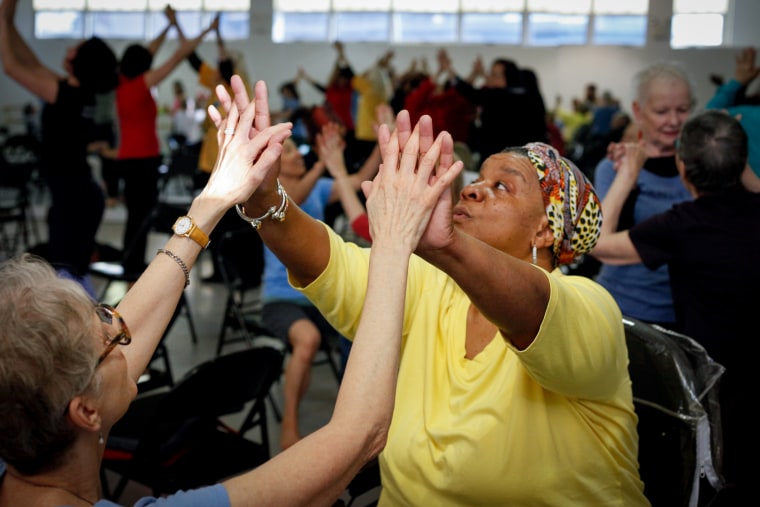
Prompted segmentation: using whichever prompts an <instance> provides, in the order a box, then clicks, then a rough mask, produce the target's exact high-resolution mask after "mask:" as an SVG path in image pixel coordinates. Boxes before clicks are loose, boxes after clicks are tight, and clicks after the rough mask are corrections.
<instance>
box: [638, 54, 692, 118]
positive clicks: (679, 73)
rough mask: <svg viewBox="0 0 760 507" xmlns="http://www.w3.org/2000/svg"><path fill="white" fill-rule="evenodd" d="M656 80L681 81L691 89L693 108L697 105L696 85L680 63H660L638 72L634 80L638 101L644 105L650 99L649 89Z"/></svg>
mask: <svg viewBox="0 0 760 507" xmlns="http://www.w3.org/2000/svg"><path fill="white" fill-rule="evenodd" d="M656 79H669V80H671V81H680V82H682V83H684V84H685V85H686V86H687V88H688V89H689V97H690V101H691V107H692V108H693V107H694V106H695V105H696V104H697V98H696V95H695V94H694V83H693V82H692V79H691V77H690V76H689V74H688V73H687V72H686V69H685V68H684V67H683V65H681V64H680V63H678V62H658V63H653V64H651V65H648V66H646V67H644V68H643V69H641V70H640V71H638V72H637V73H636V75H635V76H634V78H633V87H634V92H635V97H636V100H637V101H638V102H639V104H643V103H645V102H646V101H647V99H648V98H649V91H650V90H649V89H650V87H651V85H652V82H653V81H654V80H656Z"/></svg>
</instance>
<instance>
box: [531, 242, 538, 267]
mask: <svg viewBox="0 0 760 507" xmlns="http://www.w3.org/2000/svg"><path fill="white" fill-rule="evenodd" d="M530 256H531V258H532V259H533V264H538V251H537V250H536V244H535V243H534V244H533V245H531V250H530Z"/></svg>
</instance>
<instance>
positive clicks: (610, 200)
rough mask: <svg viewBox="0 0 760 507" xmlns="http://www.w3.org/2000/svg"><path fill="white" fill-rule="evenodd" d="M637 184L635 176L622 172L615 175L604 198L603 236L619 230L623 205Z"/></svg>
mask: <svg viewBox="0 0 760 507" xmlns="http://www.w3.org/2000/svg"><path fill="white" fill-rule="evenodd" d="M635 186H636V179H634V178H633V177H630V176H628V175H627V174H624V173H621V172H618V174H617V175H615V179H614V180H613V181H612V185H610V188H609V190H608V191H607V194H606V195H605V196H604V199H603V200H602V210H603V213H604V214H603V218H604V219H603V220H602V229H601V236H605V235H608V234H613V233H614V232H615V231H617V228H618V224H619V222H620V213H621V212H622V210H623V205H624V204H625V201H626V200H627V199H628V196H629V195H630V194H631V191H632V190H633V189H634V188H635Z"/></svg>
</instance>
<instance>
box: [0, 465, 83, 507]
mask: <svg viewBox="0 0 760 507" xmlns="http://www.w3.org/2000/svg"><path fill="white" fill-rule="evenodd" d="M5 472H6V473H7V474H8V475H10V476H12V477H14V478H16V479H17V480H19V481H21V482H25V483H27V484H29V485H30V486H36V487H38V488H49V489H57V490H59V491H63V492H65V493H68V494H69V495H71V496H73V497H75V498H78V499H80V500H81V501H83V502H84V503H86V504H87V505H95V502H93V501H91V500H88V499H86V498H85V497H83V496H82V495H79V494H77V493H74V492H73V491H71V490H70V489H66V488H64V487H61V486H53V485H52V484H40V483H39V482H32V481H30V480H27V479H24V478H23V477H20V476H18V475H16V474H14V473H12V472H10V471H9V470H7V469H6V470H5Z"/></svg>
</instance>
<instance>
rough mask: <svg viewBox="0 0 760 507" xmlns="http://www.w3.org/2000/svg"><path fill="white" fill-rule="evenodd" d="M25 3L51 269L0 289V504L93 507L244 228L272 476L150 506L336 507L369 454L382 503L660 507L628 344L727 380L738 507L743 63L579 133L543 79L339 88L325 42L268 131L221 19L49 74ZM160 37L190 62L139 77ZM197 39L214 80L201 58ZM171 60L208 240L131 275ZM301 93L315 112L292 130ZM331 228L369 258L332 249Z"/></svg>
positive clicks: (37, 264) (614, 112)
mask: <svg viewBox="0 0 760 507" xmlns="http://www.w3.org/2000/svg"><path fill="white" fill-rule="evenodd" d="M16 5H17V0H2V3H0V58H2V62H3V68H4V71H5V73H6V74H7V75H8V76H9V77H11V78H12V79H13V80H15V81H16V82H17V83H19V84H20V85H21V86H23V87H25V88H26V89H27V90H28V91H29V92H31V93H33V94H35V95H36V96H38V97H39V98H40V99H41V101H42V103H43V104H44V107H43V108H42V111H41V116H40V142H41V146H42V149H41V154H42V155H43V156H42V159H41V162H40V168H41V171H42V176H43V177H44V179H45V182H46V184H47V185H48V188H49V189H50V194H51V198H52V202H51V205H50V212H49V214H48V218H47V220H48V230H49V238H48V241H47V248H46V249H45V251H44V252H42V253H43V254H44V255H43V257H44V260H43V259H42V258H38V257H33V256H30V255H29V254H24V255H21V256H19V257H17V258H14V259H11V260H9V261H6V262H5V263H4V264H3V265H2V267H0V280H1V281H2V283H0V318H1V319H2V321H3V322H4V323H6V324H4V326H3V329H2V331H0V395H1V396H0V412H1V413H3V414H6V415H5V416H4V417H3V418H0V420H1V421H2V422H0V435H2V437H0V506H5V505H18V504H19V502H21V503H23V504H24V505H63V504H65V505H106V503H101V502H104V500H102V499H101V497H102V491H101V487H100V478H99V469H100V463H101V460H102V456H103V450H104V445H103V444H104V441H105V440H106V439H107V438H108V432H109V430H110V428H111V427H112V426H113V424H114V423H115V422H116V421H118V420H119V419H120V418H121V417H122V416H123V415H124V414H125V412H126V411H127V410H128V407H129V402H130V401H131V399H132V398H133V397H134V396H135V395H136V381H137V379H138V378H139V377H140V375H141V374H142V372H143V371H144V369H145V367H146V365H147V362H148V361H149V359H150V357H151V356H152V354H153V351H154V350H155V348H156V346H157V345H158V341H159V339H160V337H161V336H162V335H163V332H164V331H165V329H166V326H167V324H168V323H169V321H170V319H171V316H172V314H173V312H174V309H175V307H176V304H177V302H178V300H179V297H180V294H181V292H182V290H183V289H184V287H185V283H186V280H188V279H189V278H188V277H189V272H190V270H191V269H192V268H193V266H194V265H195V264H196V260H197V259H198V257H199V255H201V253H202V252H203V251H204V249H205V247H206V246H207V245H208V238H209V237H211V239H212V245H214V244H215V241H214V240H215V239H216V238H218V237H219V236H220V235H221V234H222V233H223V232H224V231H226V230H230V229H231V228H239V227H250V226H251V225H252V226H254V228H255V229H256V231H257V234H259V235H260V237H261V239H262V240H263V243H264V248H265V254H264V271H263V273H264V274H263V283H262V301H263V308H262V313H261V321H262V325H263V326H264V327H265V328H267V329H268V330H269V331H270V332H271V333H272V335H273V336H276V337H278V338H280V339H281V340H282V341H283V342H284V343H285V344H287V345H288V347H289V348H290V354H289V356H288V361H287V364H286V366H285V369H284V383H283V393H284V407H283V417H282V421H281V432H280V435H281V440H280V448H281V451H282V452H280V453H279V454H277V455H276V456H275V457H274V458H273V459H272V460H271V461H270V462H268V463H266V464H265V465H263V466H261V467H259V468H257V469H256V470H253V471H251V472H248V473H246V474H243V475H241V476H239V477H235V478H231V479H229V480H227V481H225V482H223V483H222V484H219V485H215V486H211V487H207V488H201V489H198V490H193V491H190V492H180V493H177V494H175V495H172V496H169V497H168V498H166V499H164V500H162V501H166V502H167V503H166V505H199V504H203V505H241V506H242V505H259V504H262V503H277V504H283V505H290V504H297V503H299V502H301V503H303V502H304V501H305V500H308V502H311V501H312V500H313V501H315V502H316V503H320V504H325V505H330V503H331V502H332V501H334V499H335V498H337V496H338V495H340V493H341V492H342V491H343V490H344V489H345V487H346V485H347V484H348V483H349V481H350V480H351V479H352V478H353V477H354V475H355V474H356V473H357V472H358V471H359V470H360V469H361V467H362V466H364V465H365V464H366V463H367V462H368V461H369V460H371V459H372V458H374V457H376V456H379V464H380V471H381V479H382V490H381V493H380V500H379V503H380V504H381V505H424V504H435V505H476V504H477V505H480V504H494V505H584V506H585V505H625V506H638V505H642V506H643V505H649V503H650V499H648V498H647V497H646V496H645V485H644V484H643V483H642V481H641V479H640V476H639V469H638V458H637V451H638V434H637V414H636V411H635V408H634V404H633V395H632V388H631V379H630V376H629V374H628V369H627V364H628V351H627V348H626V341H625V333H624V328H623V317H625V316H629V317H633V318H636V319H638V320H640V321H643V322H646V323H649V324H655V325H658V326H661V327H663V328H666V329H669V330H672V331H675V332H679V333H684V334H686V335H687V336H690V337H692V338H694V339H695V340H696V341H697V342H698V343H699V344H701V345H702V346H703V347H704V348H705V350H706V351H707V352H708V354H710V356H711V357H712V358H713V359H715V360H716V361H718V362H719V363H720V364H721V365H723V366H724V367H725V369H726V371H725V374H724V376H723V378H722V380H721V385H720V391H719V392H720V410H721V413H720V418H721V420H722V424H723V435H722V436H721V437H722V438H721V442H722V443H723V448H722V466H721V467H720V470H719V471H720V472H721V474H722V476H723V479H724V482H725V488H723V489H722V490H721V491H719V492H715V491H711V492H709V493H708V494H712V495H714V498H713V499H712V502H713V503H711V505H720V506H722V505H729V506H730V505H749V504H750V503H751V498H752V497H753V494H752V493H751V487H752V485H751V482H750V481H751V480H752V479H753V476H754V472H755V471H756V470H757V468H758V466H757V464H756V462H755V460H754V459H753V455H752V451H753V450H754V449H755V448H756V444H757V437H756V435H755V434H754V433H753V432H752V424H751V423H752V420H753V419H752V417H751V414H750V408H751V406H752V405H751V403H750V398H749V394H750V388H751V386H752V385H753V377H752V376H751V374H750V372H751V365H750V357H751V355H749V354H747V353H746V350H745V346H744V344H743V341H740V340H741V337H742V336H744V334H745V333H746V332H747V330H748V329H751V328H752V326H751V322H750V319H751V318H752V316H753V313H752V311H753V309H754V306H756V303H757V298H755V297H753V290H754V287H755V286H756V285H757V284H760V270H759V269H758V267H757V263H755V262H754V261H753V257H752V252H756V251H757V250H758V249H759V248H760V243H759V242H760V236H758V235H757V234H755V233H754V231H755V230H756V229H757V226H756V225H755V224H756V223H757V219H758V218H760V217H758V216H757V215H758V213H760V211H758V210H760V151H759V150H760V123H758V121H760V114H758V111H760V105H758V102H757V101H755V100H754V97H753V96H752V95H751V94H749V93H748V91H747V90H748V87H749V86H750V85H751V83H753V81H754V80H755V79H756V78H757V77H758V76H759V75H760V65H758V63H757V62H756V52H755V50H753V49H751V48H747V49H744V50H742V51H741V52H740V53H739V54H738V56H737V59H736V75H735V77H734V78H733V79H730V80H728V81H723V80H721V82H720V83H719V86H718V87H717V88H716V93H715V96H714V97H713V98H712V99H711V100H710V102H709V103H708V104H706V105H705V107H704V108H699V107H698V104H697V103H696V100H695V94H694V84H693V83H692V81H691V77H690V75H689V72H688V71H687V70H686V69H685V68H684V67H683V66H682V65H680V64H677V63H673V62H656V63H652V64H650V65H647V66H645V67H644V68H641V69H638V70H637V72H636V73H635V75H634V76H633V84H634V89H635V96H634V99H633V102H632V103H631V105H630V113H627V112H626V110H625V107H624V105H623V104H621V103H620V101H619V100H618V99H616V98H615V96H614V93H613V92H611V91H608V90H605V91H604V92H602V93H601V94H598V92H597V86H596V85H595V84H593V83H592V84H589V86H587V87H586V90H585V93H584V96H583V97H582V98H575V99H573V100H572V106H571V109H570V110H566V109H563V108H562V103H561V99H559V98H558V99H557V100H556V101H555V103H554V107H553V108H551V109H549V108H547V106H546V104H545V102H544V99H543V96H542V93H541V89H540V83H539V76H538V75H537V74H536V72H535V71H534V70H533V69H530V68H527V67H522V66H520V65H518V63H517V62H515V61H512V60H509V59H506V58H498V59H495V60H494V61H493V62H490V65H486V63H485V62H484V61H483V60H482V59H481V58H479V57H477V58H475V59H474V60H473V63H472V68H471V69H470V72H469V74H468V75H466V76H465V75H462V74H460V73H458V72H457V71H456V70H455V69H454V65H453V63H452V60H451V58H450V56H449V55H448V53H447V52H446V51H445V50H444V49H441V50H439V51H438V52H437V54H436V68H435V69H430V68H428V62H427V61H425V60H415V61H413V62H412V63H411V64H410V66H409V68H408V69H407V70H405V71H404V72H402V73H397V72H396V71H395V69H394V67H393V64H392V62H393V59H394V53H393V52H392V51H388V52H384V53H382V54H381V55H379V56H378V58H377V59H376V60H375V61H374V62H373V63H372V64H370V65H369V66H368V67H367V68H365V69H361V70H358V71H355V70H354V69H353V67H352V65H351V63H350V62H349V59H348V56H347V52H346V48H345V47H344V46H343V45H342V44H340V43H336V44H335V46H334V47H335V50H336V58H335V62H334V64H333V67H332V68H331V69H330V75H329V77H328V78H327V81H326V82H325V83H324V84H322V83H320V82H319V81H318V80H317V79H315V78H313V77H312V76H310V75H309V74H307V73H306V72H305V71H304V70H303V69H301V68H299V69H298V70H297V73H296V75H295V77H294V78H293V79H292V80H291V81H288V82H285V83H282V84H281V85H280V86H279V88H278V92H279V95H280V98H281V99H282V107H281V108H279V109H277V110H276V111H270V110H269V101H270V98H271V97H270V96H269V93H268V91H267V87H266V85H265V83H264V82H263V81H258V82H256V83H255V85H254V86H251V83H249V81H248V78H247V76H246V72H245V66H244V64H243V61H242V60H243V59H242V58H239V57H238V58H236V57H235V55H234V54H233V53H234V52H232V51H230V50H228V49H227V48H226V46H225V44H224V41H223V39H222V36H221V34H220V29H219V26H220V23H219V17H218V16H217V17H216V18H214V19H213V20H212V22H211V23H210V25H209V26H208V27H207V28H205V29H204V30H203V31H202V32H201V33H200V34H198V35H197V36H196V37H195V38H192V39H188V38H187V37H186V36H185V34H184V32H183V31H182V29H181V27H180V26H179V24H178V22H177V19H176V14H175V13H174V11H173V10H172V8H171V7H167V8H166V11H165V14H166V17H167V24H166V27H165V28H164V29H163V31H161V32H160V33H159V34H158V36H157V38H156V39H155V40H153V41H151V42H150V43H148V44H146V45H142V44H136V45H131V46H129V47H128V48H127V49H126V51H125V52H124V54H123V55H122V57H121V58H117V56H116V55H115V54H114V52H113V51H112V50H111V49H110V48H109V46H108V44H106V43H105V42H104V41H102V40H101V39H98V38H91V39H88V40H85V41H83V42H82V43H80V44H78V45H76V46H75V47H73V48H72V49H71V50H69V51H68V52H67V54H66V60H65V61H64V70H65V74H59V73H57V72H55V71H53V70H52V69H49V68H47V67H46V66H44V65H43V64H42V63H41V62H40V60H39V59H38V58H37V57H36V56H35V55H34V53H33V51H32V50H31V48H30V47H29V45H28V44H27V43H26V42H25V41H24V40H23V38H22V37H21V36H20V34H19V32H18V30H17V28H16V22H15V11H16ZM170 30H176V32H177V34H178V36H179V39H180V41H179V44H178V46H177V49H176V51H174V52H173V53H172V54H171V55H170V56H169V57H168V59H167V60H166V61H165V62H163V63H161V64H159V65H157V66H155V67H154V66H153V56H154V55H155V54H156V52H157V50H158V48H159V47H160V45H161V43H162V42H163V41H164V39H165V38H166V36H167V34H168V33H169V31H170ZM212 32H213V33H215V35H216V42H217V48H218V61H217V62H215V64H209V63H207V62H204V61H202V60H201V59H200V58H199V56H198V55H197V53H196V52H195V49H196V48H197V47H198V45H199V44H200V43H201V41H202V40H203V39H204V37H206V35H207V34H209V33H212ZM183 62H188V63H189V65H191V66H192V68H193V69H195V70H196V71H197V73H198V79H199V83H200V84H201V85H202V86H204V87H205V88H207V89H208V90H209V92H211V91H213V93H214V98H213V105H211V106H210V107H209V109H208V116H207V118H206V121H205V123H206V125H205V133H204V134H203V139H202V140H201V138H200V137H198V138H197V142H198V144H199V147H198V153H199V157H198V161H197V166H198V171H199V174H200V175H201V176H199V177H198V178H197V179H196V185H197V187H198V189H197V190H198V193H197V195H196V197H195V198H194V199H193V201H192V204H191V205H190V208H189V210H188V213H187V217H185V218H186V219H187V220H189V222H190V223H192V226H193V227H194V228H195V230H197V231H201V232H200V234H199V235H196V234H190V233H182V232H177V233H176V234H175V235H173V236H172V237H171V238H170V239H169V240H168V242H167V244H166V246H165V247H164V248H163V249H162V250H160V251H159V253H158V255H157V256H156V257H155V258H153V259H151V260H150V262H149V263H147V264H146V263H145V262H144V261H145V258H144V257H145V245H144V243H145V238H140V237H137V230H138V229H139V224H140V223H141V222H142V221H143V220H144V219H145V217H146V216H147V214H148V213H149V212H150V210H151V209H152V208H153V206H155V205H156V203H157V199H158V190H157V185H158V166H159V165H160V164H161V157H162V155H161V153H160V150H159V144H160V143H159V139H158V134H157V130H156V117H157V114H158V107H157V104H156V101H155V99H154V97H153V96H152V95H151V93H150V88H151V87H153V86H155V85H156V84H158V83H159V82H161V81H163V80H164V79H166V78H167V77H168V76H170V75H171V73H172V72H173V71H174V70H175V69H176V68H177V67H178V66H179V65H182V64H183ZM302 83H307V84H308V85H309V86H312V87H314V88H316V89H317V90H319V91H320V92H321V93H323V94H324V101H323V102H322V103H320V104H318V105H315V106H305V105H304V104H302V103H301V101H300V99H299V90H298V88H299V86H302ZM181 91H182V90H180V89H179V88H178V92H181ZM108 93H115V105H116V110H115V111H116V118H117V119H118V124H119V129H118V130H119V139H118V140H117V141H116V143H115V144H114V145H113V146H109V147H106V146H105V145H104V143H102V142H97V141H96V140H97V137H95V134H93V135H90V133H93V132H95V130H96V129H95V128H94V127H95V124H94V118H93V115H92V111H93V110H94V109H95V106H96V103H97V100H98V97H100V96H103V95H104V94H108ZM251 94H253V96H251ZM177 101H178V109H179V110H181V109H182V108H184V107H185V101H186V98H185V97H184V95H181V94H180V95H178V96H177ZM702 109H704V110H702ZM505 118H517V119H519V120H513V121H505ZM93 152H98V153H101V154H104V156H108V155H109V154H110V155H111V156H112V157H113V158H114V159H115V160H116V161H117V162H118V165H119V172H120V174H121V175H122V176H123V177H124V179H125V182H126V186H125V197H126V199H127V202H126V204H127V209H128V220H127V226H126V231H125V236H124V243H125V244H126V243H136V244H137V245H138V248H137V249H136V250H135V251H136V252H137V257H136V258H134V259H130V260H129V261H130V262H129V266H131V267H132V268H134V269H135V270H137V271H140V272H142V276H141V277H140V279H139V280H138V281H137V282H136V283H135V284H134V286H132V287H131V288H130V289H129V291H128V292H127V293H126V295H125V296H124V298H123V299H122V300H121V302H120V303H119V304H118V305H117V306H116V308H112V307H110V306H107V305H103V304H100V302H98V301H97V300H96V299H95V295H94V291H93V289H92V285H91V283H90V282H89V280H88V279H87V269H88V264H89V261H90V259H91V256H92V253H93V250H94V248H95V235H96V233H97V230H98V228H99V226H100V222H101V220H102V216H103V211H104V203H105V192H104V189H103V187H102V185H101V183H100V182H98V181H96V178H95V177H94V176H93V171H92V169H91V168H90V166H89V162H88V159H87V156H88V153H93ZM61 160H65V161H66V163H65V164H61V163H60V161H61ZM468 170H469V174H470V175H471V176H470V177H467V178H466V179H465V178H463V175H464V173H465V172H466V171H468ZM331 210H332V211H331ZM337 214H345V215H346V216H347V220H348V223H349V224H350V225H351V227H353V230H354V232H355V234H356V235H357V236H358V237H359V238H361V242H357V241H354V240H351V239H350V238H349V239H347V238H346V237H345V235H342V234H339V233H338V232H336V230H335V228H334V227H333V219H334V217H335V216H336V215H337ZM241 219H242V220H241ZM175 232H176V231H175ZM199 237H201V239H202V240H203V241H201V239H199ZM584 265H585V266H591V267H590V268H589V269H587V270H579V266H580V267H582V266H584ZM326 336H331V337H337V338H339V339H340V340H343V341H345V342H346V343H349V342H352V345H351V346H350V353H348V352H347V353H346V355H345V357H344V360H345V361H346V362H345V372H344V377H343V379H342V381H341V383H340V388H339V391H338V395H337V400H336V404H335V407H334V414H333V417H332V419H331V420H330V422H329V423H328V424H327V425H326V426H325V427H323V428H322V429H320V430H318V431H317V432H315V433H312V434H310V435H302V434H301V431H300V428H299V417H300V416H299V406H300V402H301V401H302V398H303V396H304V395H305V393H306V390H307V387H308V385H309V378H310V373H311V366H312V363H313V360H314V356H315V354H316V352H317V351H318V350H319V348H320V344H321V343H322V342H323V340H324V339H325V337H326ZM347 350H348V349H347ZM397 385H398V389H396V386H397ZM326 448H329V449H331V452H328V453H325V452H324V450H325V449H326ZM209 466H213V463H209ZM296 478H297V480H296ZM156 501H157V500H156V499H151V498H146V499H143V500H142V501H141V502H142V503H141V504H140V505H150V504H152V503H155V502H156ZM308 502H307V503H308Z"/></svg>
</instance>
